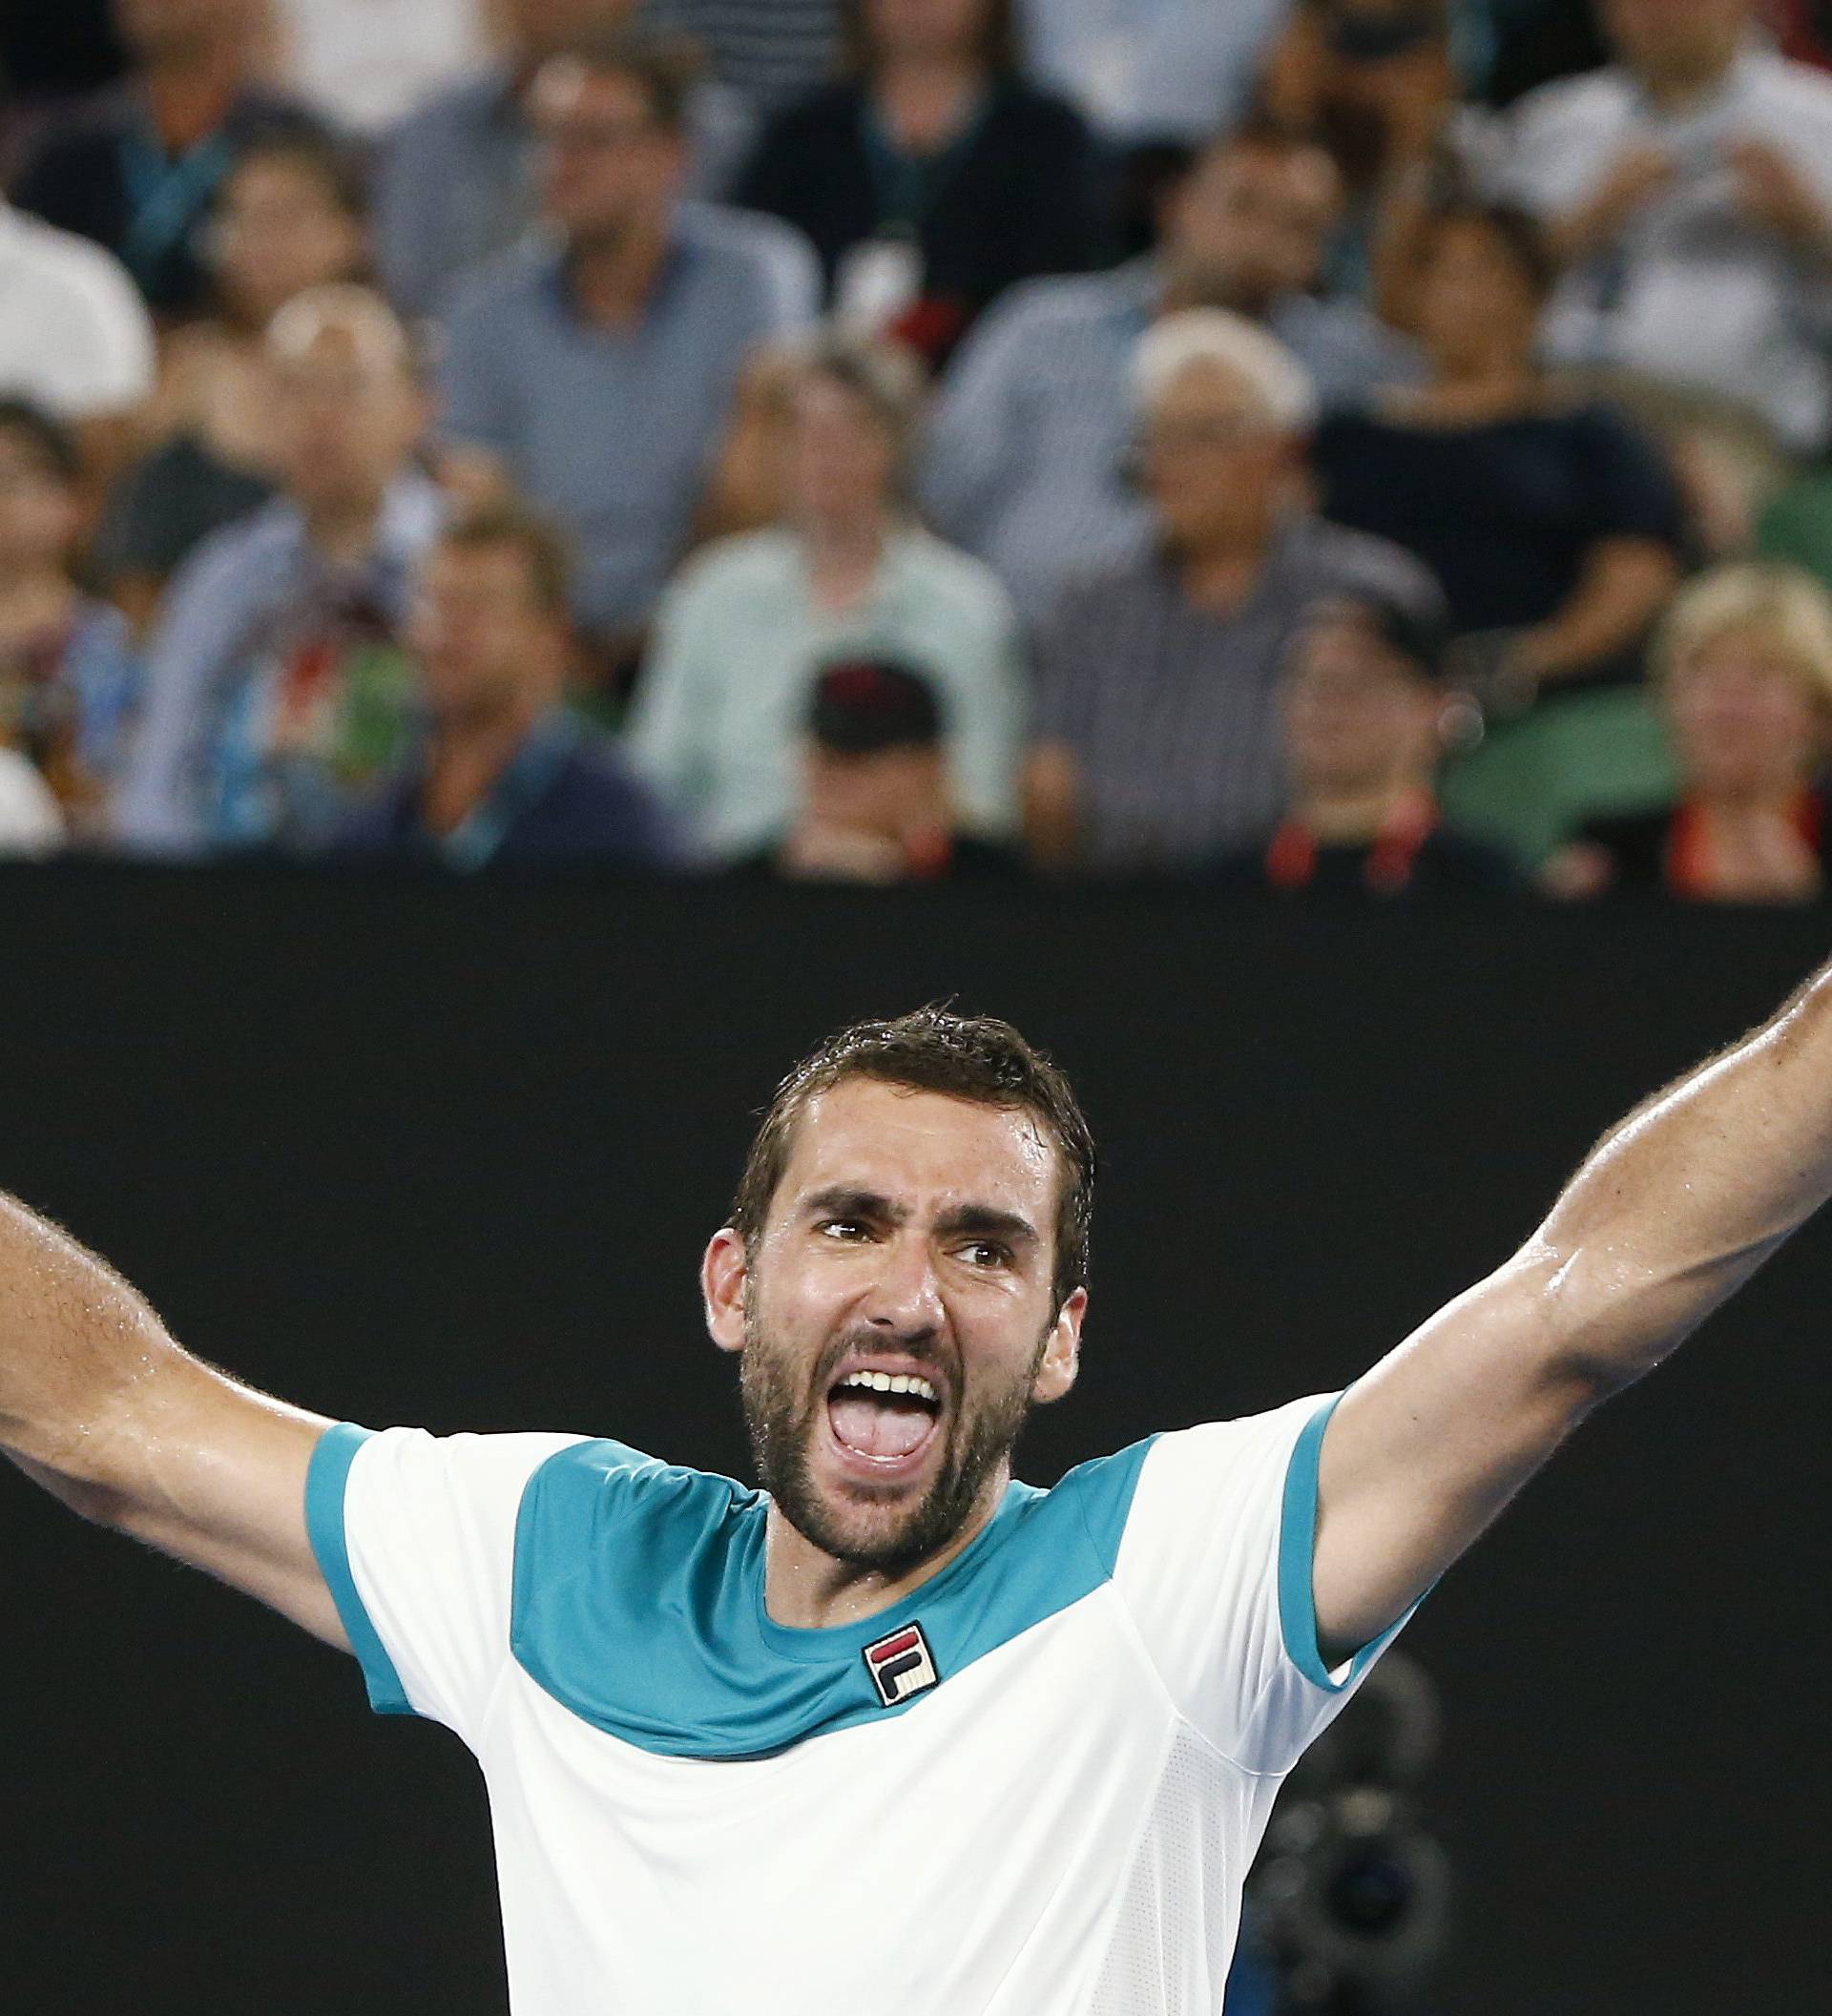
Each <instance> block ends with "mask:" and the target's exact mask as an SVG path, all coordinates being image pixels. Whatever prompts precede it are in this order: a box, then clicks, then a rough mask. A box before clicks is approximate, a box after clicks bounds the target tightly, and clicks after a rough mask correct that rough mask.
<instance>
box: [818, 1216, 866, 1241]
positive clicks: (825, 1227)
mask: <svg viewBox="0 0 1832 2016" xmlns="http://www.w3.org/2000/svg"><path fill="white" fill-rule="evenodd" d="M816 1230H817V1231H818V1232H819V1233H820V1234H821V1236H822V1238H828V1239H861V1238H864V1236H865V1228H864V1226H863V1225H862V1224H861V1223H860V1222H859V1220H858V1219H857V1218H822V1220H821V1222H820V1224H819V1225H818V1226H817V1227H816Z"/></svg>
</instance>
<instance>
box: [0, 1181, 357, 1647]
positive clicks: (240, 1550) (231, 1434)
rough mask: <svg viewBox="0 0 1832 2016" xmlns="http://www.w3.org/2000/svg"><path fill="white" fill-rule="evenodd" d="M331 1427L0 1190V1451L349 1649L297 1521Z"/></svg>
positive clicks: (100, 1520)
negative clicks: (187, 1337)
mask: <svg viewBox="0 0 1832 2016" xmlns="http://www.w3.org/2000/svg"><path fill="white" fill-rule="evenodd" d="M329 1425H330V1424H329V1423H328V1422H326V1421H324V1420H323V1419H321V1418H320V1417H319V1416H317V1415H312V1414H306V1413H304V1412H302V1410H300V1409H299V1408H297V1407H289V1406H285V1405H283V1404H282V1403H281V1402H279V1401H274V1400H268V1399H266V1398H265V1397H264V1396H262V1395H261V1394H259V1393H255V1392H253V1391H251V1390H250V1389H249V1388H248V1387H246V1386H241V1385H238V1384H237V1383H236V1382H235V1381H233V1380H231V1379H228V1378H225V1377H224V1376H223V1374H221V1373H220V1372H217V1371H215V1370H213V1369H212V1368H211V1367H210V1366H208V1365H206V1364H204V1363H202V1362H201V1361H199V1360H198V1359H195V1358H192V1357H190V1356H189V1355H188V1354H187V1353H185V1352H184V1351H181V1350H180V1349H179V1348H178V1346H177V1344H176V1343H175V1342H174V1341H172V1339H171V1337H170V1336H169V1335H168V1334H167V1332H166V1329H165V1326H164V1325H163V1324H162V1323H161V1322H160V1321H159V1320H158V1318H157V1317H156V1315H155V1314H154V1312H153V1310H152V1308H151V1306H150V1305H149V1304H148V1302H147V1300H146V1299H145V1298H144V1297H143V1296H142V1295H140V1294H139V1293H138V1292H137V1291H136V1290H135V1289H134V1288H131V1287H130V1286H129V1285H128V1284H127V1282H126V1281H124V1280H122V1279H121V1278H120V1276H119V1275H117V1274H115V1273H114V1270H113V1269H112V1268H110V1267H109V1266H107V1265H106V1264H105V1263H104V1262H103V1261H101V1260H99V1259H97V1258H96V1257H94V1254H91V1253H88V1252H86V1251H85V1250H84V1249H83V1248H82V1247H81V1246H79V1245H78V1244H77V1243H76V1242H75V1240H73V1239H72V1238H71V1237H68V1235H66V1234H65V1233H63V1232H61V1231H60V1230H59V1229H58V1228H57V1227H56V1226H54V1225H52V1224H51V1223H49V1222H48V1221H47V1220H45V1219H43V1218H41V1217H38V1216H35V1215H34V1214H33V1213H31V1212H30V1211H28V1210H27V1209H26V1208H25V1206H24V1205H22V1204H20V1203H18V1202H17V1201H16V1200H14V1199H13V1198H11V1197H7V1196H3V1195H0V1451H4V1452H5V1454H6V1455H8V1456H9V1457H10V1458H11V1459H12V1461H13V1462H14V1463H15V1464H17V1465H18V1466H19V1467H20V1468H21V1469H22V1470H24V1471H25V1473H26V1475H27V1476H28V1477H30V1478H31V1479H32V1480H33V1481H34V1482H35V1483H37V1484H40V1485H42V1486H44V1487H45V1488H46V1489H47V1490H48V1491H50V1492H52V1495H53V1496H55V1497H57V1498H60V1499H61V1500H62V1501H63V1502H64V1503H65V1504H66V1505H68V1506H69V1507H71V1508H72V1509H73V1511H76V1512H79V1513H81V1514H82V1515H83V1517H84V1518H86V1519H91V1520H94V1522H95V1523H96V1524H98V1525H101V1526H107V1527H112V1528H114V1529H115V1530H117V1531H119V1532H123V1533H129V1534H131V1535H133V1537H134V1538H135V1539H136V1540H143V1541H145V1542H146V1543H147V1544H148V1545H149V1546H151V1547H156V1548H159V1549H160V1550H161V1551H162V1552H164V1553H168V1554H173V1555H176V1556H177V1559H179V1560H180V1561H186V1562H189V1563H190V1564H191V1565H192V1566H193V1567H195V1568H200V1569H205V1570H206V1571H207V1572H208V1573H210V1574H212V1575H215V1576H217V1577H218V1578H219V1580H221V1581H224V1582H227V1583H229V1584H231V1585H232V1586H233V1587H234V1588H236V1589H239V1590H245V1591H246V1592H247V1593H248V1594H249V1595H252V1596H258V1597H259V1598H260V1600H261V1601H262V1602H263V1603H267V1604H271V1605H272V1606H273V1608H274V1609H275V1610H277V1611H281V1613H282V1614H283V1615H285V1616H287V1617H290V1618H291V1619H292V1620H293V1621H294V1622H295V1623H296V1624H301V1625H303V1626H304V1628H305V1629H306V1630H307V1631H309V1632H314V1633H315V1634H316V1635H317V1636H319V1637H321V1638H323V1639H324V1640H325V1641H326V1642H327V1643H329V1644H332V1645H336V1646H339V1647H343V1648H344V1649H345V1650H347V1648H348V1640H347V1639H346V1638H345V1636H344V1634H343V1626H342V1625H341V1624H340V1623H339V1622H338V1617H337V1611H336V1608H335V1606H334V1605H333V1603H332V1601H331V1596H330V1592H329V1590H327V1589H326V1588H325V1586H324V1582H323V1577H322V1576H321V1574H320V1572H319V1569H318V1565H317V1562H316V1560H315V1558H314V1556H313V1553H312V1548H311V1544H310V1542H309V1540H308V1539H307V1537H306V1531H305V1510H304V1503H305V1471H306V1466H307V1465H308V1464H309V1463H310V1461H311V1455H312V1450H313V1449H314V1448H315V1447H316V1445H317V1443H318V1439H319V1437H320V1436H321V1435H322V1434H323V1431H324V1430H325V1428H327V1427H328V1426H329Z"/></svg>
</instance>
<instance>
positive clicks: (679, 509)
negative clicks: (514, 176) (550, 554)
mask: <svg viewBox="0 0 1832 2016" xmlns="http://www.w3.org/2000/svg"><path fill="white" fill-rule="evenodd" d="M531 103H532V106H533V117H534V123H535V127H536V130H537V131H538V132H539V133H540V134H541V135H542V136H543V138H544V140H545V142H546V155H547V166H546V172H545V183H544V192H543V193H544V197H545V203H546V209H547V213H548V216H549V217H550V218H551V219H552V222H553V224H554V225H555V226H556V227H557V231H558V234H559V242H558V243H555V244H538V245H530V246H527V247H518V248H517V249H516V250H515V251H513V252H510V253H509V254H506V255H505V256H504V258H503V259H502V260H500V261H498V262H497V263H495V264H493V265H491V266H489V267H487V268H486V269H485V270H484V272H482V273H481V274H479V275H478V276H477V278H476V280H475V281H473V282H472V284H471V285H470V286H468V287H467V288H466V289H465V290H464V291H463V292H462V294H461V295H460V297H459V299H458V301H456V302H455V304H454V306H453V310H452V315H451V319H450V322H449V324H448V330H447V343H446V351H445V364H444V375H443V386H442V389H443V394H444V412H443V416H442V418H443V427H444V431H445V434H446V438H447V440H448V443H449V444H450V447H451V454H450V457H449V462H450V467H451V469H452V471H453V474H454V477H456V478H458V479H460V480H462V481H463V483H464V484H465V485H466V486H467V487H468V488H471V489H474V490H480V491H485V490H488V489H489V487H490V486H491V485H500V484H501V482H502V481H503V479H505V478H507V480H508V481H509V482H510V484H512V485H513V487H514V488H516V489H518V490H519V491H520V492H521V493H522V494H523V495H525V496H527V497H528V498H530V499H531V501H532V502H534V503H535V504H536V505H538V506H539V507H540V508H541V509H544V510H546V511H549V512H551V513H552V515H553V516H554V517H555V518H557V519H558V520H559V521H560V523H561V524H562V525H563V526H564V527H565V528H566V530H567V531H568V532H569V534H570V535H571V536H572V537H573V539H574V540H575V541H576V543H577V546H578V549H579V552H580V557H581V567H580V572H579V581H578V587H577V590H576V592H575V601H576V608H577V613H578V615H579V617H580V619H581V620H582V621H583V622H584V624H585V625H586V626H587V627H588V628H589V629H590V630H591V631H592V632H593V633H594V634H595V635H596V636H597V637H598V638H599V639H600V640H601V641H603V642H605V643H606V644H607V647H608V648H609V649H611V650H613V651H614V649H615V648H616V640H617V639H618V638H619V637H620V636H626V635H628V634H633V633H635V631H637V630H638V629H639V627H640V626H641V625H642V624H643V623H644V622H645V621H646V620H647V618H648V615H649V611H650V605H651V603H652V601H653V599H654V597H655V595H656V592H657V591H658V590H659V588H660V586H661V584H662V582H663V580H664V579H665V578H666V577H667V574H668V572H669V569H670V568H671V567H672V566H673V565H674V564H675V561H676V559H677V556H678V554H679V553H680V551H681V549H682V547H683V544H684V542H685V540H686V538H687V534H688V530H689V527H690V525H691V523H692V519H693V514H694V509H695V506H696V504H697V501H698V498H699V493H700V488H701V486H702V485H703V483H704V481H705V477H706V471H707V467H708V464H709V463H710V461H711V459H712V456H713V453H714V451H715V448H716V446H717V444H718V440H719V438H720V435H721V432H722V430H723V428H724V425H725V416H726V410H727V407H728V406H729V405H730V403H731V397H732V391H733V387H734V385H735V384H736V383H737V381H738V377H739V370H740V369H741V367H742V365H743V363H744V360H745V357H746V355H747V354H748V352H749V351H750V349H751V347H752V345H753V344H755V343H759V342H760V341H762V340H764V339H766V338H768V337H772V336H778V335H781V334H782V333H784V332H785V331H787V330H790V329H793V328H796V327H798V326H800V325H802V324H804V323H805V322H807V321H809V320H810V319H811V318H812V314H813V306H814V290H815V274H814V264H813V260H812V257H811V256H810V254H809V252H808V249H807V246H806V245H805V243H803V242H802V239H799V238H798V237H797V236H796V235H795V234H794V233H792V232H790V231H788V230H787V229H785V227H784V226H782V225H781V224H779V223H777V222H776V221H774V220H773V219H769V218H751V217H746V216H744V215H743V214H742V213H740V212H737V211H730V210H721V209H718V208H716V207H714V206H711V205H703V204H697V203H682V202H680V201H679V200H678V193H679V188H680V182H681V177H682V173H683V167H684V156H683V139H682V128H681V121H682V118H683V117H684V108H685V93H684V91H683V89H682V86H681V83H680V79H679V75H678V73H677V69H676V68H675V66H674V65H673V64H672V62H671V61H670V60H669V58H668V57H667V55H666V54H665V53H658V52H656V51H655V50H654V49H653V48H652V47H651V46H650V45H648V44H645V43H641V42H637V41H632V40H629V39H627V38H617V39H614V40H612V41H607V42H604V43H592V44H582V45H580V48H579V51H578V52H576V53H573V54H569V55H563V56H556V57H554V58H552V60H551V61H550V62H549V63H548V64H547V65H546V66H545V67H544V68H543V69H542V71H541V73H540V74H539V75H538V76H537V77H536V78H535V80H534V84H533V87H532V99H531Z"/></svg>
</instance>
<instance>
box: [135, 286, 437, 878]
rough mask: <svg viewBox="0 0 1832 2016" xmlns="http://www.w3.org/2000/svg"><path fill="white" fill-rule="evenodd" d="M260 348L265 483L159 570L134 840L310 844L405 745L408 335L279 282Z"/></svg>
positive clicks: (346, 301) (432, 514) (415, 510)
mask: <svg viewBox="0 0 1832 2016" xmlns="http://www.w3.org/2000/svg"><path fill="white" fill-rule="evenodd" d="M267 347H268V351H269V353H270V359H271V364H272V369H273V383H274V402H275V416H274V417H275V422H276V432H277V435H278V437H279V440H280V442H281V459H282V473H281V494H280V495H279V496H278V497H276V498H275V499H274V500H273V501H272V502H271V503H269V504H266V505H263V506H262V507H261V508H260V509H259V510H257V511H255V512H254V513H253V514H252V515H251V516H249V517H246V518H243V519H240V520H239V521H238V522H237V523H235V524H233V525H229V526H226V527H225V528H224V529H223V530H221V531H219V532H218V533H216V534H214V535H213V536H212V537H211V538H209V539H207V540H205V541H204V543H203V544H202V545H201V546H199V547H198V549H197V550H196V551H195V552H193V553H192V555H191V557H190V558H189V559H188V560H187V561H186V562H185V564H184V565H183V567H181V568H180V569H179V571H178V572H177V574H176V575H175V576H174V577H173V580H172V585H171V587H170V589H169V590H168V592H167V596H166V604H165V612H164V614H163V617H162V619H161V620H160V622H159V625H158V627H157V629H156V632H155V634H154V636H153V639H152V642H151V645H150V647H149V649H148V653H147V659H146V685H145V701H144V713H143V716H142V720H141V728H140V735H139V738H138V743H137V746H136V748H135V754H134V757H133V759H132V762H131V765H130V768H129V771H128V775H127V779H126V781H125V784H124V786H123V789H122V795H121V802H120V804H119V806H118V808H117V813H116V830H117V833H118V836H119V838H120V839H121V841H122V842H124V843H125V844H126V845H128V846H129V847H131V848H133V849H135V850H136V851H143V852H149V853H162V854H172V855H180V856H182V855H198V854H204V853H209V852H214V851H220V850H225V849H227V850H233V849H237V848H251V847H253V848H268V847H277V848H281V849H283V850H286V851H289V852H311V851H313V850H315V849H316V848H317V847H318V846H320V845H322V844H324V843H326V842H328V841H329V840H330V838H331V836H332V835H333V834H334V833H335V832H336V831H337V830H338V829H339V828H340V827H341V825H342V824H343V820H344V817H345V815H346V812H347V809H348V801H349V797H350V794H351V793H352V792H353V791H355V790H356V789H358V788H359V787H360V786H361V785H362V784H363V783H364V781H365V780H367V779H372V778H374V777H376V776H379V775H380V774H381V773H382V772H384V771H385V770H386V769H387V768H388V767H389V766H390V765H391V764H393V763H394V762H395V761H396V760H398V759H399V758H400V757H401V755H402V754H403V753H404V751H405V748H406V739H407V733H408V708H409V703H410V699H411V696H412V693H413V674H412V668H411V666H410V665H409V664H408V662H407V659H406V656H405V655H404V654H403V652H402V651H401V650H400V649H399V647H398V646H397V644H396V643H395V636H394V634H395V629H396V626H397V624H398V623H399V621H400V620H401V618H402V616H403V615H404V613H405V611H406V598H407V593H408V587H409V576H410V574H411V572H412V569H413V567H414V565H415V564H416V562H417V561H418V559H419V557H420V555H421V553H422V552H423V551H425V549H426V548H427V546H428V545H429V544H430V542H431V540H432V538H433V536H434V534H435V533H436V532H437V530H438V529H439V523H440V517H441V503H440V497H439V493H438V491H437V490H436V488H434V487H433V485H432V484H431V483H430V482H429V481H428V480H427V477H425V476H424V475H422V474H421V473H420V472H419V471H418V469H417V468H415V466H414V462H413V451H414V448H415V446H416V444H417V443H418V441H419V439H420V436H421V434H422V433H423V432H424V430H425V427H426V425H427V402H426V400H425V398H424V396H423V394H422V391H421V388H420V384H419V380H418V375H417V373H416V371H415V368H414V361H413V358H412V356H411V354H410V352H409V348H408V344H407V340H406V335H405V334H404V332H403V330H402V327H401V324H400V322H398V321H397V320H396V318H395V316H394V314H393V312H392V311H391V310H390V309H389V308H388V307H387V306H386V304H385V302H384V301H381V299H380V298H379V297H378V296H376V295H374V294H371V293H370V292H369V291H368V290H367V289H366V288H363V287H355V286H347V285H337V286H325V287H312V288H308V289H307V290H306V291H305V292H304V293H302V294H300V295H296V296H295V297H294V298H293V300H292V301H289V302H288V303H287V305H286V306H285V307H284V308H282V309H281V312H280V314H279V315H277V316H276V317H275V318H274V321H273V323H272V325H271V327H270V328H269V331H268V336H267Z"/></svg>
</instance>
